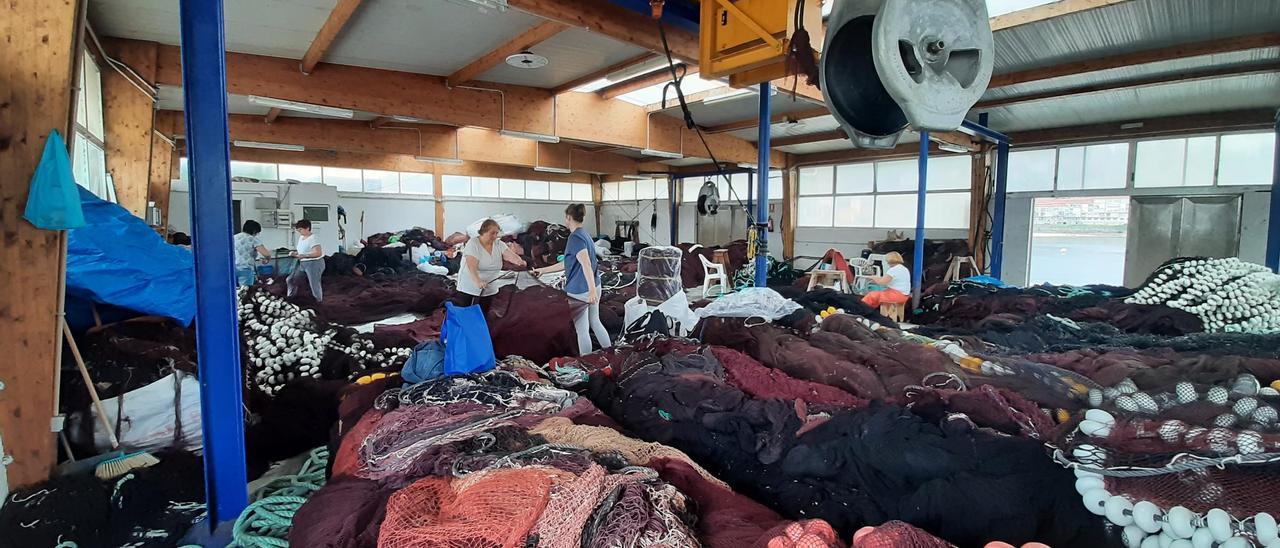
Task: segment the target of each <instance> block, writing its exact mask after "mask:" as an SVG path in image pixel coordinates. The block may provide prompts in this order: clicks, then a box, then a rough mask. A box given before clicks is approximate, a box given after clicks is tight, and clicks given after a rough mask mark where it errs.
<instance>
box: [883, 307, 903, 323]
mask: <svg viewBox="0 0 1280 548" xmlns="http://www.w3.org/2000/svg"><path fill="white" fill-rule="evenodd" d="M902 309H903V305H901V304H898V303H880V315H882V316H884V317H886V318H889V319H890V320H893V321H895V322H898V323H902V314H903V312H902Z"/></svg>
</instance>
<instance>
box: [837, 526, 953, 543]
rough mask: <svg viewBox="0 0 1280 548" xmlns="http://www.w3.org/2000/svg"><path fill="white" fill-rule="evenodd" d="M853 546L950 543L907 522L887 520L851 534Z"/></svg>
mask: <svg viewBox="0 0 1280 548" xmlns="http://www.w3.org/2000/svg"><path fill="white" fill-rule="evenodd" d="M853 548H952V547H951V544H950V543H947V542H946V541H944V540H942V539H940V538H938V537H935V536H933V535H930V534H929V533H926V532H924V531H923V530H920V529H918V528H916V527H914V526H912V525H911V524H909V523H905V522H901V521H889V522H885V523H884V524H882V525H877V526H875V527H864V528H862V529H859V530H858V532H856V533H854V534H853Z"/></svg>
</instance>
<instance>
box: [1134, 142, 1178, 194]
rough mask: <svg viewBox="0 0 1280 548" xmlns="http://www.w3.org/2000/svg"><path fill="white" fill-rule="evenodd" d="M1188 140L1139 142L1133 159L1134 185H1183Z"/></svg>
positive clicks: (1140, 186) (1143, 186) (1141, 186)
mask: <svg viewBox="0 0 1280 548" xmlns="http://www.w3.org/2000/svg"><path fill="white" fill-rule="evenodd" d="M1186 153H1187V140H1186V139H1162V140H1159V141H1143V142H1140V143H1138V150H1137V153H1136V154H1137V156H1136V157H1135V158H1134V161H1133V186H1135V187H1138V188H1150V187H1160V186H1182V179H1183V170H1184V168H1185V167H1186Z"/></svg>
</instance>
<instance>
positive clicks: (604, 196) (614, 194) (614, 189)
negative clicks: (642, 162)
mask: <svg viewBox="0 0 1280 548" xmlns="http://www.w3.org/2000/svg"><path fill="white" fill-rule="evenodd" d="M617 199H618V183H605V184H603V185H601V187H600V201H602V202H613V201H616V200H617Z"/></svg>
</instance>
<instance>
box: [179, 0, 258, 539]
mask: <svg viewBox="0 0 1280 548" xmlns="http://www.w3.org/2000/svg"><path fill="white" fill-rule="evenodd" d="M179 9H180V15H181V32H182V88H183V95H184V96H183V104H184V105H185V108H186V110H185V117H186V129H187V157H188V169H189V170H190V176H189V177H190V181H191V184H190V187H191V240H192V247H193V249H194V250H195V274H196V320H195V322H196V356H197V359H198V361H199V367H200V403H201V406H200V413H201V420H202V421H203V422H202V423H201V424H202V429H203V433H204V481H205V494H206V497H207V499H208V508H209V524H210V526H211V527H216V526H217V525H218V524H219V523H222V522H225V521H230V520H233V519H235V518H236V517H237V516H239V515H240V512H241V511H242V510H244V508H245V506H246V505H248V502H249V493H248V483H247V479H246V477H245V476H246V472H245V462H244V411H243V406H242V404H241V397H240V393H241V390H242V389H243V384H242V383H241V382H240V336H239V327H238V322H237V319H236V293H235V275H234V267H233V260H232V251H231V234H232V233H233V232H235V227H233V226H231V224H232V217H231V174H230V169H231V168H230V164H231V151H230V148H229V144H228V137H227V72H226V70H227V67H226V54H225V53H224V52H225V50H226V48H225V47H224V46H223V36H222V2H210V1H208V0H181V4H180V8H179Z"/></svg>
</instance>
